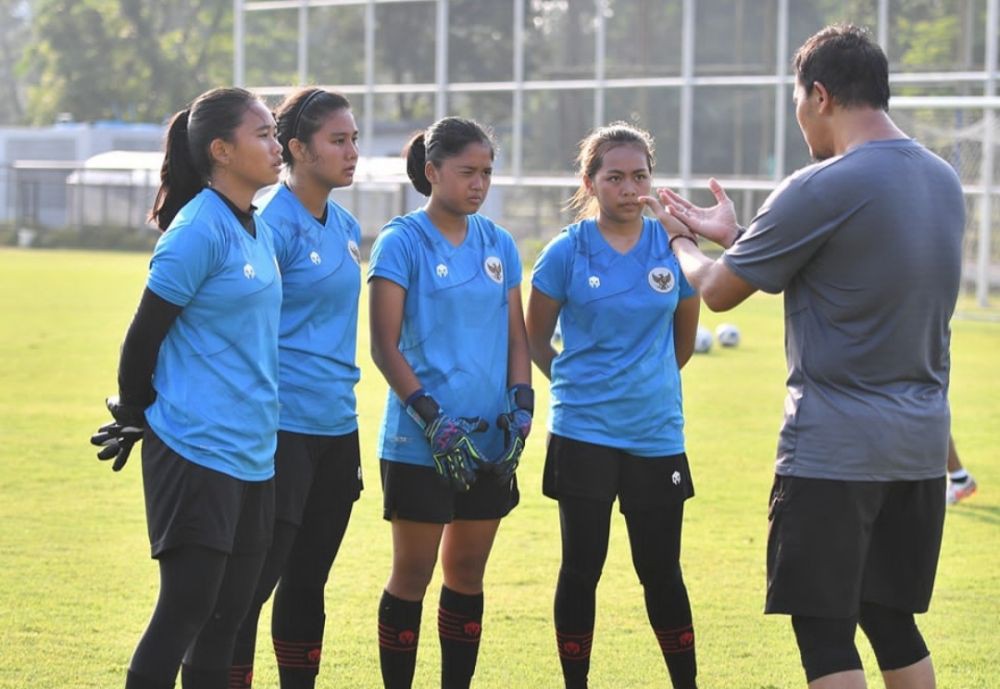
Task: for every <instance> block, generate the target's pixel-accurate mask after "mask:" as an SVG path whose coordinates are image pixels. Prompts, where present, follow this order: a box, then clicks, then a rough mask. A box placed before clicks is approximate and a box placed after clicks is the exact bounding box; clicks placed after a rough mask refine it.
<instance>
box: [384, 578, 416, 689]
mask: <svg viewBox="0 0 1000 689" xmlns="http://www.w3.org/2000/svg"><path fill="white" fill-rule="evenodd" d="M422 609H423V601H408V600H403V599H401V598H396V597H395V596H394V595H392V594H391V593H389V592H388V591H383V592H382V600H381V601H380V602H379V606H378V656H379V663H380V665H381V666H382V683H383V685H384V686H385V689H409V687H410V685H411V684H413V670H414V668H415V667H416V663H417V644H418V642H419V641H420V613H421V611H422Z"/></svg>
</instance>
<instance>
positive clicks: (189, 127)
mask: <svg viewBox="0 0 1000 689" xmlns="http://www.w3.org/2000/svg"><path fill="white" fill-rule="evenodd" d="M255 100H256V96H254V95H253V94H252V93H250V92H249V91H247V90H245V89H240V88H219V89H212V90H211V91H207V92H205V93H203V94H201V95H200V96H198V97H197V98H196V99H195V100H194V102H193V103H191V106H190V107H188V108H185V109H184V110H181V111H180V112H179V113H177V114H176V115H174V116H173V118H172V119H171V120H170V124H169V125H168V127H167V139H166V144H165V146H164V148H165V151H164V155H163V165H162V167H161V168H160V188H159V190H157V192H156V199H155V200H154V201H153V209H152V210H151V211H150V212H149V219H150V221H151V222H154V223H156V226H157V227H159V228H160V230H161V231H165V230H166V229H167V227H169V226H170V223H171V222H172V221H173V219H174V216H176V215H177V213H178V212H179V211H180V210H181V208H183V207H184V205H185V204H186V203H187V202H188V201H190V200H191V199H193V198H194V197H195V196H196V195H197V194H198V192H200V191H201V190H202V189H204V188H205V186H206V185H207V184H208V182H209V179H210V177H211V176H212V167H213V165H214V161H213V159H212V153H211V151H210V147H211V145H212V142H213V141H215V140H216V139H222V140H224V141H232V140H233V132H234V131H235V130H236V128H237V127H239V126H240V123H241V122H242V121H243V115H244V114H245V113H246V111H247V110H248V109H249V108H250V105H251V103H253V102H254V101H255Z"/></svg>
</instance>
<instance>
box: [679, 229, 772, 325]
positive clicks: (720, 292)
mask: <svg viewBox="0 0 1000 689" xmlns="http://www.w3.org/2000/svg"><path fill="white" fill-rule="evenodd" d="M671 248H673V250H674V254H675V255H676V256H677V262H678V263H680V266H681V270H682V271H683V272H684V277H686V278H687V281H688V282H689V283H691V286H692V287H694V288H695V289H696V290H698V292H699V294H701V299H702V301H703V302H705V306H707V307H708V308H709V309H711V310H712V311H716V312H718V311H728V310H729V309H731V308H733V307H735V306H737V305H739V304H740V303H741V302H742V301H743V300H744V299H746V298H747V297H748V296H750V294H751V293H752V292H753V290H752V289H750V290H749V291H747V290H745V289H742V287H743V285H734V284H733V278H734V277H735V276H734V275H733V273H732V272H731V271H730V270H729V269H728V268H727V267H726V265H725V264H724V263H723V262H722V259H721V258H719V259H711V258H709V257H708V256H706V255H705V254H704V253H702V250H701V248H700V247H699V246H698V244H697V242H695V241H693V240H685V239H678V240H677V241H674V242H672V244H671ZM740 282H741V283H742V281H740Z"/></svg>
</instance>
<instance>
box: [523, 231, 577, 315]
mask: <svg viewBox="0 0 1000 689" xmlns="http://www.w3.org/2000/svg"><path fill="white" fill-rule="evenodd" d="M572 257H573V241H572V239H571V237H570V235H569V233H568V232H561V233H560V234H559V235H558V236H557V237H556V238H555V239H553V240H552V241H551V242H549V243H548V245H547V246H546V247H545V248H544V249H542V253H541V254H539V255H538V258H537V259H536V260H535V268H534V270H533V271H532V273H531V286H532V287H534V288H535V289H537V290H538V291H539V292H542V293H543V294H545V295H546V296H548V297H551V298H552V299H555V300H556V301H557V302H559V303H562V302H564V301H566V288H567V284H568V282H569V273H570V268H571V263H572Z"/></svg>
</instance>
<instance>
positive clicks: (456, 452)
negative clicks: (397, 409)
mask: <svg viewBox="0 0 1000 689" xmlns="http://www.w3.org/2000/svg"><path fill="white" fill-rule="evenodd" d="M406 413H407V414H409V415H410V417H411V418H412V419H413V420H414V421H416V422H417V425H419V426H420V428H421V429H423V432H424V437H425V438H427V442H428V443H430V446H431V457H432V458H433V459H434V468H435V469H436V470H437V473H438V475H439V476H440V477H441V478H443V479H444V480H445V481H447V482H448V483H449V484H450V485H451V487H452V488H453V489H454V490H455V491H456V492H459V493H464V492H465V491H467V490H469V489H470V488H471V487H472V484H473V483H475V482H476V467H477V466H479V464H481V463H482V462H483V461H484V458H483V454H482V453H481V452H480V451H479V448H478V447H476V444H475V442H473V440H472V438H471V437H470V435H471V434H472V433H482V432H483V431H485V430H486V429H487V428H489V424H488V423H486V421H484V420H483V419H481V418H479V417H457V418H456V417H451V416H448V415H447V414H445V413H444V412H442V411H441V408H440V407H439V406H438V403H437V402H436V401H434V398H433V397H431V396H430V395H428V394H427V393H426V392H424V390H423V389H420V390H417V391H416V392H415V393H413V394H412V395H410V397H409V398H408V399H407V400H406Z"/></svg>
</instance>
